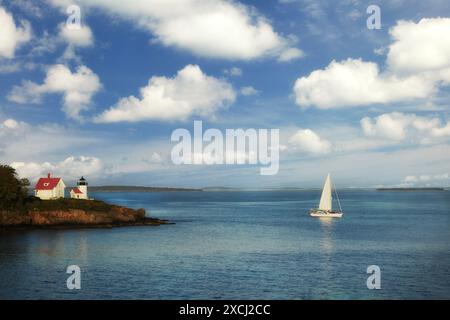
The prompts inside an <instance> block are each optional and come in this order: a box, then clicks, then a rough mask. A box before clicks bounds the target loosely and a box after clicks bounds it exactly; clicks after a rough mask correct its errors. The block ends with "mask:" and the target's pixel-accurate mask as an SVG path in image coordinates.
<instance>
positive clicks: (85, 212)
mask: <svg viewBox="0 0 450 320" xmlns="http://www.w3.org/2000/svg"><path fill="white" fill-rule="evenodd" d="M169 223H170V222H169V221H167V220H161V219H156V218H150V217H147V216H146V212H145V210H144V209H137V210H134V209H130V208H125V207H121V206H117V205H111V204H108V203H106V202H103V201H99V200H74V199H58V200H53V201H42V200H34V201H29V202H27V203H26V204H25V205H24V207H23V208H20V209H16V210H0V229H17V228H20V229H24V228H35V229H36V228H58V229H61V228H113V227H123V226H159V225H162V224H169Z"/></svg>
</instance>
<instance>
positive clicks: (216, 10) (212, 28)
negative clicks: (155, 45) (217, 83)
mask: <svg viewBox="0 0 450 320" xmlns="http://www.w3.org/2000/svg"><path fill="white" fill-rule="evenodd" d="M49 2H50V3H51V4H53V5H56V6H59V7H60V8H63V9H65V8H66V5H67V1H64V0H50V1H49ZM77 3H78V4H79V5H80V6H83V7H87V8H89V7H95V8H97V9H103V10H104V11H106V12H107V13H109V14H112V15H114V16H119V17H122V18H124V19H126V20H128V21H131V22H133V23H136V24H137V26H138V27H140V28H142V29H144V30H147V31H149V32H150V33H151V34H152V35H153V36H154V37H155V40H156V41H158V42H159V43H162V44H163V45H166V46H171V47H176V48H180V49H183V50H188V51H190V52H192V53H194V54H196V55H199V56H203V57H213V58H225V59H243V60H250V59H255V58H259V57H263V56H277V55H279V54H280V53H281V52H282V51H284V50H286V48H288V47H289V44H290V40H289V39H287V38H285V37H283V36H282V35H280V34H278V33H277V32H276V31H274V29H273V27H272V26H271V24H270V23H269V21H268V20H267V19H266V18H264V17H263V16H262V15H261V14H260V13H258V12H257V11H256V9H254V8H253V7H250V6H247V5H244V4H241V3H238V2H235V1H225V0H172V1H161V0H131V1H98V0H79V1H78V2H77Z"/></svg>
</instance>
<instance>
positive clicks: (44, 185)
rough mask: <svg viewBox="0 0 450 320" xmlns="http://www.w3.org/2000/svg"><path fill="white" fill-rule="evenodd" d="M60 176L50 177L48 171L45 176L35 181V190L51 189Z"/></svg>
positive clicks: (56, 183) (54, 186)
mask: <svg viewBox="0 0 450 320" xmlns="http://www.w3.org/2000/svg"><path fill="white" fill-rule="evenodd" d="M60 180H61V178H52V177H51V176H50V173H49V174H48V176H47V178H40V179H39V181H38V182H37V183H36V187H35V189H36V190H53V189H54V188H56V186H57V185H58V183H59V181H60Z"/></svg>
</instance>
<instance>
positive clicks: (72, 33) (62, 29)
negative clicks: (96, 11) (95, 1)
mask: <svg viewBox="0 0 450 320" xmlns="http://www.w3.org/2000/svg"><path fill="white" fill-rule="evenodd" d="M59 37H60V38H61V39H63V40H64V41H65V42H67V44H69V45H72V46H75V47H89V46H92V45H93V44H94V36H93V35H92V31H91V28H89V27H88V26H86V25H83V26H79V27H75V26H71V27H68V26H67V25H66V24H65V23H61V24H60V25H59Z"/></svg>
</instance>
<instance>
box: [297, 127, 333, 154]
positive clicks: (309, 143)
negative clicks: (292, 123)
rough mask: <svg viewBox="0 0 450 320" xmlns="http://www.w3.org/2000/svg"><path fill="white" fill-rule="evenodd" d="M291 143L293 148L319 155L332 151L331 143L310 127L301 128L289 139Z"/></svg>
mask: <svg viewBox="0 0 450 320" xmlns="http://www.w3.org/2000/svg"><path fill="white" fill-rule="evenodd" d="M289 145H290V147H291V148H292V149H294V150H296V151H300V152H304V153H307V154H313V155H319V154H326V153H329V152H330V151H331V147H332V145H331V143H330V142H329V141H328V140H325V139H323V138H321V137H320V136H319V135H318V134H317V133H315V132H314V131H312V130H310V129H300V130H298V131H297V132H296V133H295V134H294V135H293V136H291V138H290V139H289Z"/></svg>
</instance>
